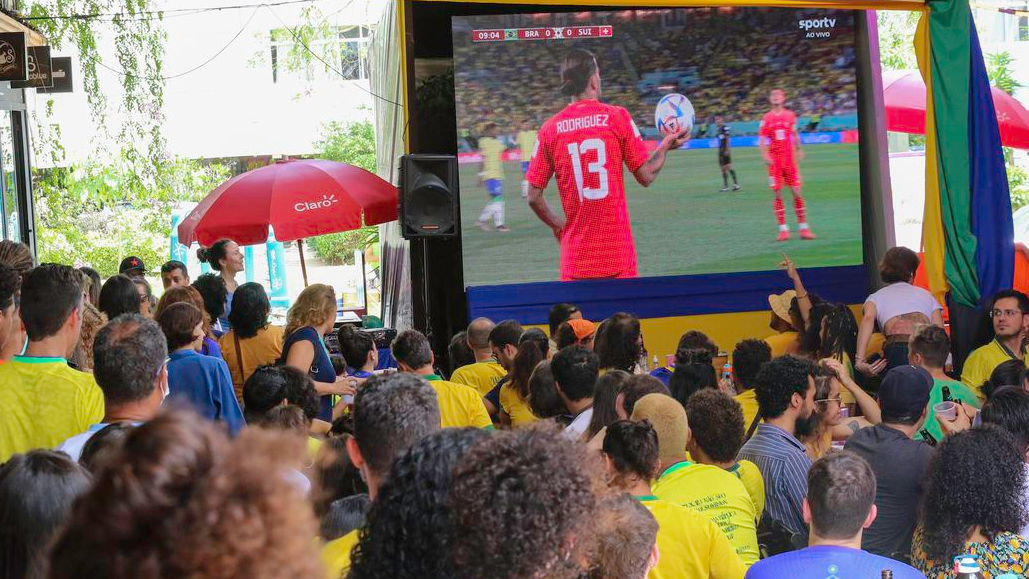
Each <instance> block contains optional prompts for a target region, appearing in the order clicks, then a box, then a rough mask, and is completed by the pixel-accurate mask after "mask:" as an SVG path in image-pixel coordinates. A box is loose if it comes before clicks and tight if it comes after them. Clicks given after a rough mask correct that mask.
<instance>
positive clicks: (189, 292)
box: [154, 285, 224, 359]
mask: <svg viewBox="0 0 1029 579" xmlns="http://www.w3.org/2000/svg"><path fill="white" fill-rule="evenodd" d="M180 303H187V304H193V305H194V306H196V307H197V309H199V310H200V311H201V312H202V313H203V314H204V343H203V345H202V346H200V353H201V354H203V355H205V356H214V357H215V358H222V350H221V347H219V346H218V342H216V341H215V339H214V332H213V331H211V316H210V314H208V313H207V311H206V310H205V309H204V296H202V295H200V292H199V291H197V288H195V287H193V286H191V285H184V286H179V287H173V288H171V289H169V290H168V291H166V292H164V295H162V296H161V299H160V300H159V301H158V302H157V308H156V309H155V310H154V319H155V320H156V319H157V318H159V317H160V316H161V313H162V312H164V310H166V309H168V307H169V306H171V305H173V304H180ZM223 359H224V358H223Z"/></svg>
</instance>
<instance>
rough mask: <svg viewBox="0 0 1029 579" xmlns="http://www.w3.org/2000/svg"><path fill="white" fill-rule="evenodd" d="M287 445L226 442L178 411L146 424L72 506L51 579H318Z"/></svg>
mask: <svg viewBox="0 0 1029 579" xmlns="http://www.w3.org/2000/svg"><path fill="white" fill-rule="evenodd" d="M290 442H291V440H290V439H286V438H283V437H278V436H275V435H274V434H271V433H268V432H265V431H263V430H261V429H257V428H254V429H248V430H247V431H246V432H244V433H243V434H242V435H241V436H240V437H239V438H237V439H236V440H235V441H232V442H230V441H229V439H228V438H227V437H226V436H225V435H224V434H222V433H221V432H219V430H218V429H217V428H216V427H215V426H214V425H212V424H211V423H209V422H207V421H204V420H202V419H201V418H199V417H198V416H196V415H194V414H192V413H185V412H174V413H172V412H170V413H167V414H162V415H160V416H158V417H157V418H155V419H153V420H151V421H150V422H147V423H146V424H144V425H142V426H140V427H139V428H137V429H135V430H133V431H132V432H131V433H130V434H129V435H128V436H127V437H126V438H125V441H124V443H123V445H122V447H121V450H120V451H119V456H118V460H115V461H111V462H110V463H109V464H108V466H107V467H106V468H104V469H102V470H101V471H100V475H99V477H98V478H97V480H96V483H95V484H94V486H93V488H92V490H90V491H89V492H88V493H87V494H86V495H84V496H83V497H82V498H80V499H79V500H78V501H77V502H76V503H75V506H74V508H73V509H72V513H71V517H70V520H69V522H68V525H67V527H66V528H65V529H64V531H63V533H61V535H60V537H59V538H58V539H57V542H56V543H55V545H54V547H53V549H52V552H51V569H50V578H51V579H94V578H97V577H104V578H105V579H135V578H137V577H147V578H148V579H185V578H194V579H200V578H203V579H235V578H238V577H247V578H249V579H280V578H281V579H286V578H300V577H303V578H313V577H322V576H323V575H322V569H321V567H320V566H319V564H318V552H317V544H316V543H315V541H313V540H311V538H312V537H314V536H315V534H316V533H317V527H316V525H315V521H314V516H313V514H312V512H311V507H310V506H309V505H308V504H307V501H306V499H305V497H304V495H303V494H302V492H301V491H300V490H299V489H298V488H297V486H296V484H295V482H294V479H293V478H292V477H293V474H292V473H291V472H290V469H289V468H288V467H287V466H285V465H286V464H287V463H288V461H289V458H290V457H291V456H295V455H296V453H297V451H298V448H296V443H295V442H294V443H292V444H291V443H290Z"/></svg>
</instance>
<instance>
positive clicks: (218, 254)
mask: <svg viewBox="0 0 1029 579" xmlns="http://www.w3.org/2000/svg"><path fill="white" fill-rule="evenodd" d="M230 243H232V240H231V239H225V238H222V239H219V240H218V241H215V242H214V243H212V244H211V247H208V248H207V249H204V248H203V247H201V248H200V249H198V250H197V259H199V260H200V261H201V263H207V264H208V265H210V266H211V269H213V270H215V271H221V270H222V260H223V259H225V256H226V254H227V252H226V249H225V248H226V247H228V245H229V244H230Z"/></svg>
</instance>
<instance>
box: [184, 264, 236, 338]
mask: <svg viewBox="0 0 1029 579" xmlns="http://www.w3.org/2000/svg"><path fill="white" fill-rule="evenodd" d="M191 287H192V288H193V289H195V290H197V293H199V294H200V297H201V298H203V300H204V306H203V307H202V308H200V309H201V311H203V312H206V313H207V316H206V318H207V319H208V320H209V321H208V324H209V325H210V331H211V333H212V334H213V335H214V337H215V339H217V338H220V337H222V335H223V334H224V333H225V332H227V331H228V330H229V328H228V324H229V322H228V319H227V318H224V320H225V321H224V323H223V316H224V315H225V307H226V306H225V302H226V300H228V299H229V298H228V297H227V296H228V295H229V290H228V289H226V288H225V280H224V279H222V278H221V276H218V275H215V274H213V273H205V274H203V275H201V276H200V277H198V278H196V279H195V280H193V285H192V286H191Z"/></svg>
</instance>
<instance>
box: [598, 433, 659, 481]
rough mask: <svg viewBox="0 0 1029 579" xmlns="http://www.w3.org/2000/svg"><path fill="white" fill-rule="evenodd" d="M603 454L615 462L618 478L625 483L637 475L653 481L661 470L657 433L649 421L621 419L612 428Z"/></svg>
mask: <svg viewBox="0 0 1029 579" xmlns="http://www.w3.org/2000/svg"><path fill="white" fill-rule="evenodd" d="M603 452H604V454H605V455H607V457H608V458H610V459H611V464H612V465H613V466H614V470H615V473H616V477H615V478H616V479H623V480H624V479H627V478H630V477H632V476H633V475H635V476H636V477H638V478H639V479H640V480H645V481H647V482H650V481H651V480H653V479H655V478H657V474H658V470H659V469H660V468H661V466H660V463H661V461H660V460H659V457H658V439H657V431H655V430H654V427H653V426H651V424H650V421H649V420H647V419H643V420H641V421H639V422H633V421H631V420H619V421H617V422H615V423H613V424H611V425H610V426H608V427H607V434H605V435H604V446H603ZM623 484H624V483H623Z"/></svg>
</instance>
